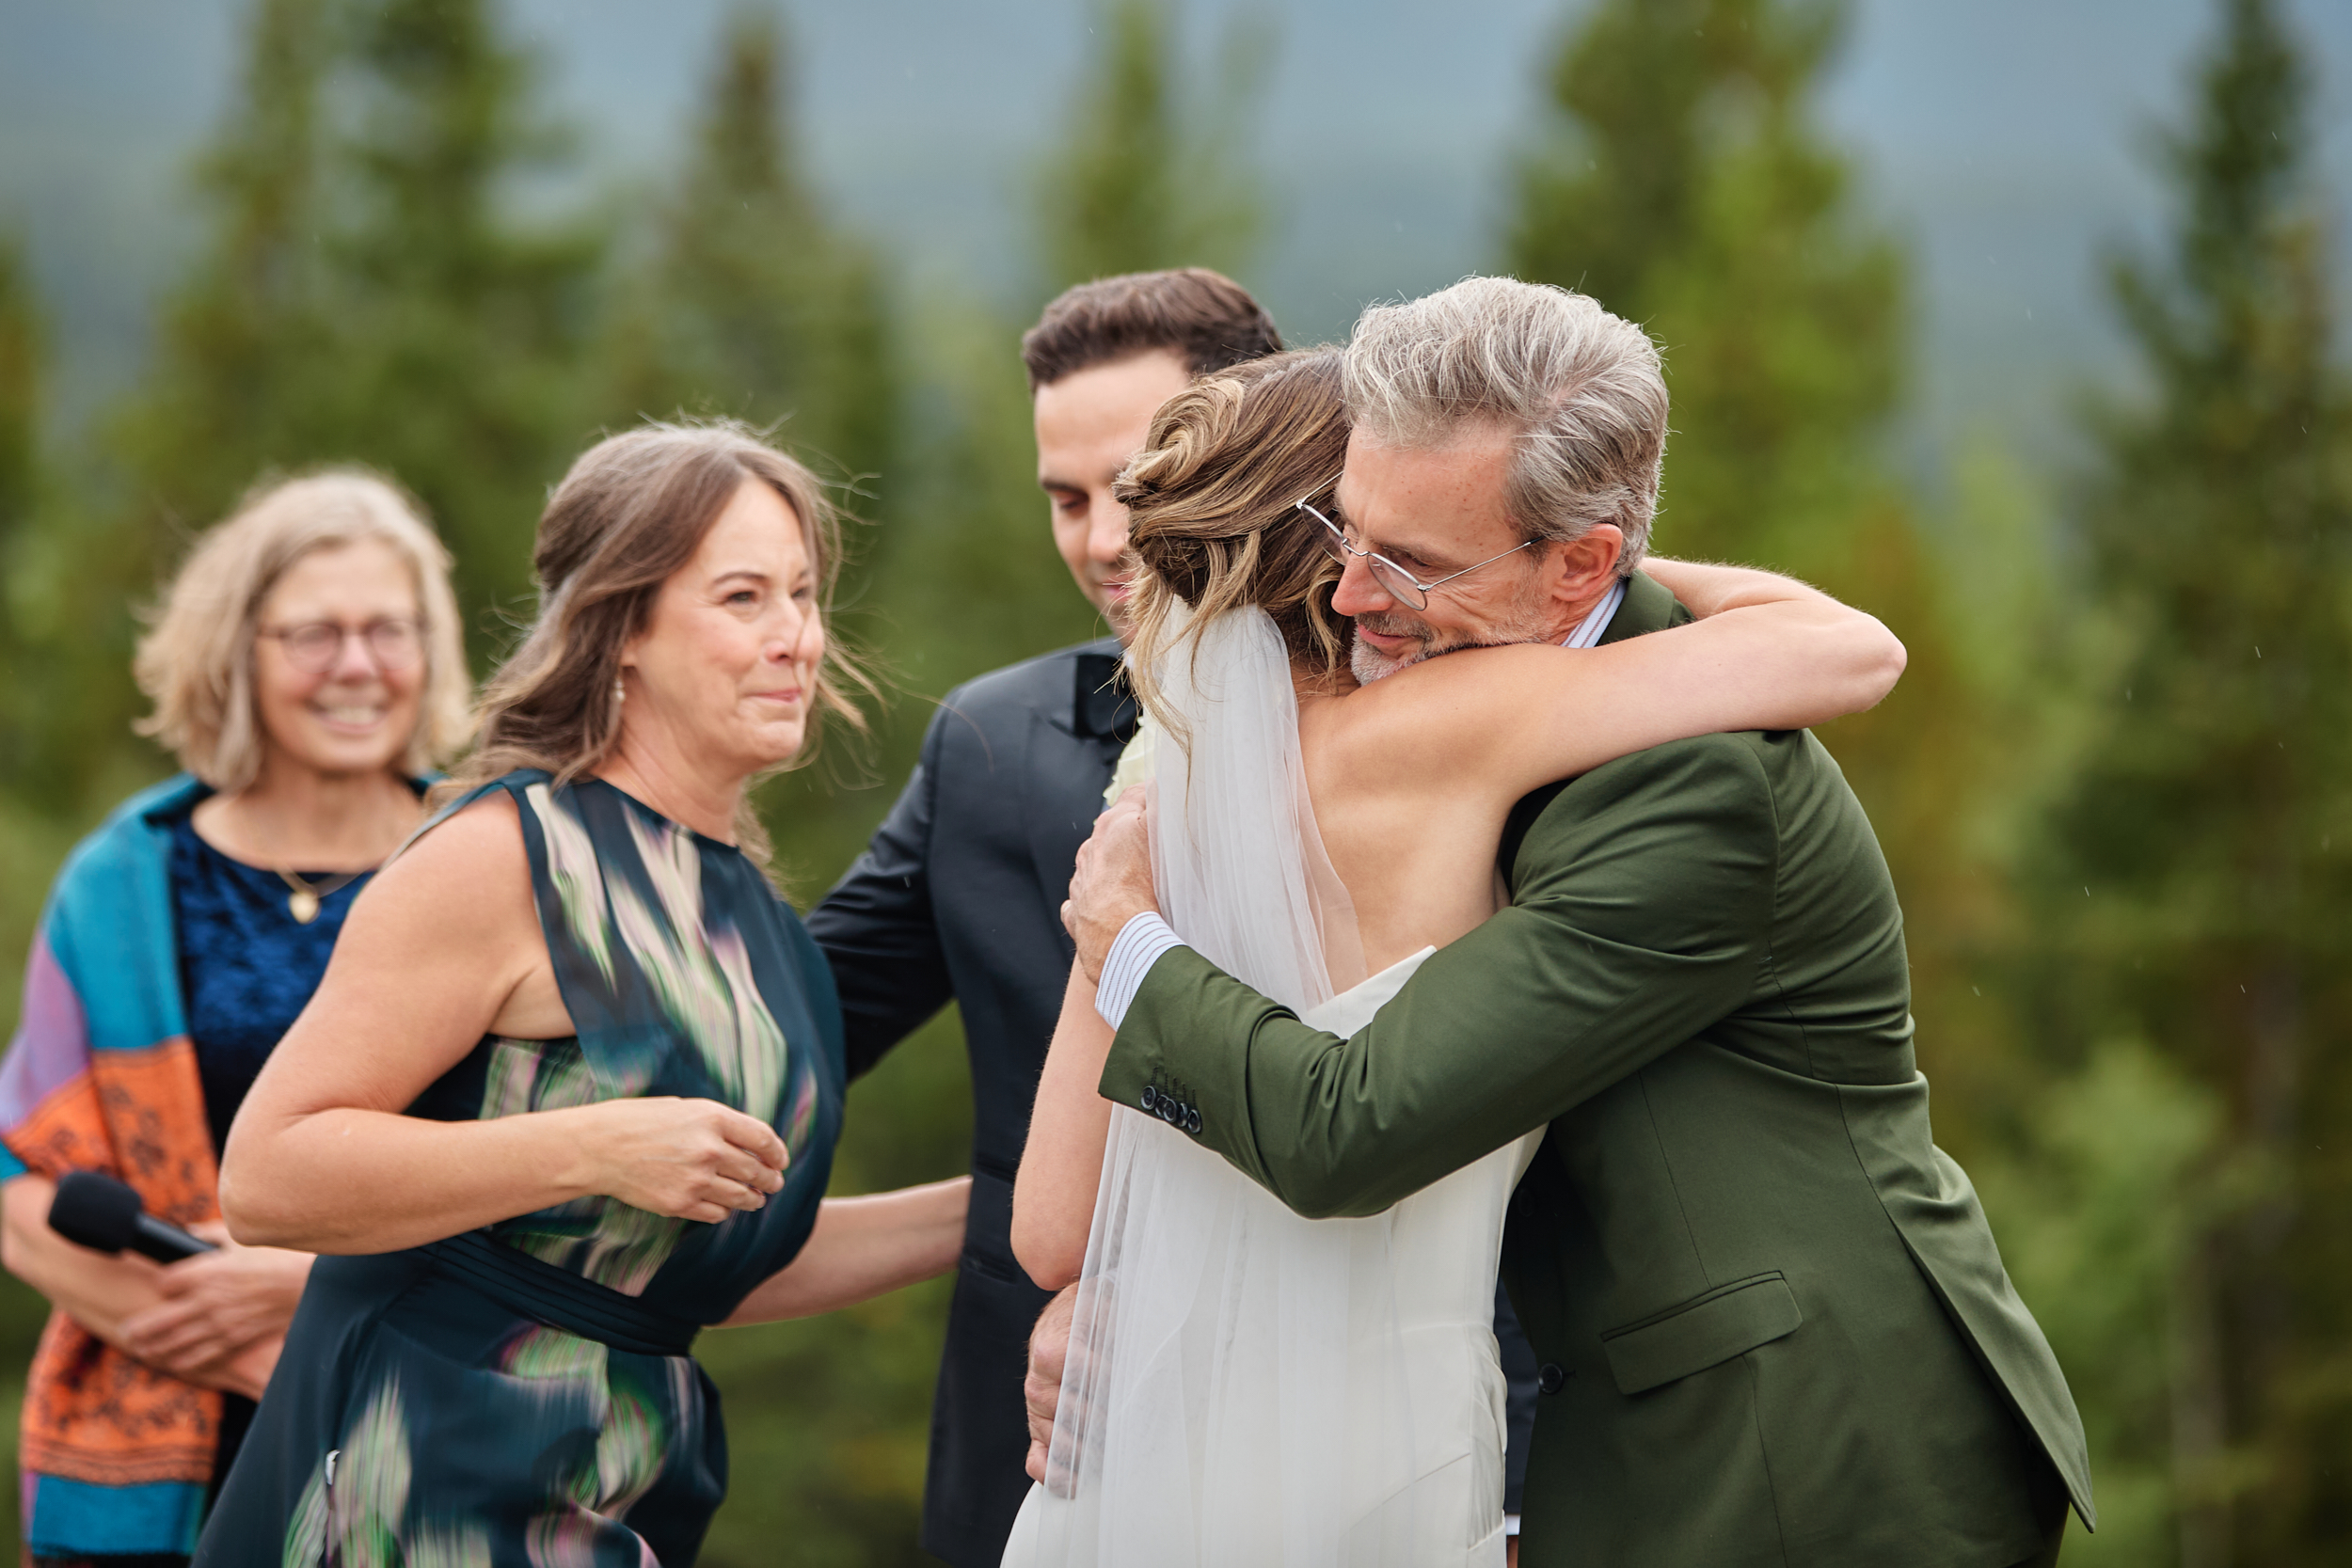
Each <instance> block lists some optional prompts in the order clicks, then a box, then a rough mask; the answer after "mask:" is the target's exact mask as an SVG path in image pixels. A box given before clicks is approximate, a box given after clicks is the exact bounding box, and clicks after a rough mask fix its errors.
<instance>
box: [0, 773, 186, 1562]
mask: <svg viewBox="0 0 2352 1568" xmlns="http://www.w3.org/2000/svg"><path fill="white" fill-rule="evenodd" d="M205 793H206V791H205V789H204V786H203V785H202V784H199V783H198V782H197V781H196V780H194V779H192V778H188V777H186V776H185V775H183V776H182V777H180V778H176V779H172V780H170V781H168V782H167V783H165V784H158V785H156V786H155V787H154V788H152V789H150V790H147V791H145V792H144V793H142V794H139V795H135V796H134V797H132V798H131V799H130V800H127V801H125V802H124V803H123V804H122V805H121V806H120V807H119V808H118V809H117V810H116V811H115V813H114V815H113V816H109V817H108V818H107V819H106V821H105V823H104V825H103V826H102V827H100V828H99V830H98V831H97V832H94V833H92V834H91V835H90V836H89V837H88V838H87V839H85V840H83V841H82V843H81V844H79V845H78V846H76V847H75V848H74V850H73V853H72V855H71V856H69V857H68V858H67V860H66V863H65V869H64V870H63V871H62V872H60V873H59V874H58V878H57V883H56V887H55V888H54V889H53V890H52V892H51V894H50V898H49V907H48V909H47V910H46V911H44V912H43V914H42V916H41V923H40V934H39V936H38V937H36V938H35V940H34V942H33V952H32V957H31V959H30V960H29V962H28V963H27V964H26V967H25V974H24V1015H23V1022H21V1023H20V1024H19V1026H18V1028H17V1032H16V1038H15V1040H14V1041H13V1042H12V1043H11V1044H10V1045H9V1047H8V1056H7V1058H6V1059H5V1060H0V1180H8V1179H10V1178H13V1177H17V1176H22V1175H24V1174H25V1173H26V1172H27V1171H31V1172H35V1173H38V1174H40V1175H42V1176H46V1177H49V1178H50V1179H52V1180H55V1179H56V1178H57V1177H58V1176H61V1175H63V1174H64V1173H65V1172H67V1171H71V1170H96V1171H103V1172H105V1173H106V1174H108V1175H110V1176H116V1177H119V1178H120V1179H121V1180H125V1181H127V1182H129V1183H130V1184H131V1185H132V1186H133V1187H134V1188H135V1189H137V1191H138V1194H139V1196H141V1197H142V1198H144V1199H145V1200H146V1203H147V1210H148V1212H150V1213H151V1214H155V1215H157V1216H159V1217H160V1218H163V1219H166V1220H169V1221H171V1222H172V1223H173V1224H175V1225H182V1226H185V1225H190V1224H194V1223H196V1222H198V1221H200V1220H211V1219H215V1218H217V1217H219V1213H220V1210H219V1205H218V1201H217V1199H218V1191H219V1174H218V1172H217V1171H216V1170H215V1165H214V1160H213V1143H212V1134H211V1132H209V1131H208V1130H207V1127H206V1124H205V1119H204V1091H203V1087H202V1085H201V1084H200V1082H199V1079H198V1077H197V1070H196V1051H195V1048H194V1047H193V1046H192V1045H191V1044H190V1043H189V1041H188V1036H187V1023H186V1008H185V1005H184V1002H183V998H182V996H181V992H180V966H179V954H178V944H177V942H176V940H175V937H174V933H173V927H172V904H171V885H170V876H169V866H170V857H171V823H172V821H173V819H174V818H176V817H177V816H182V815H184V814H185V813H186V812H187V811H188V810H190V809H191V808H192V807H193V806H194V804H195V802H196V801H197V800H199V799H200V798H201V797H202V796H203V795H204V794H205ZM220 1414H221V1397H220V1395H218V1394H216V1393H213V1392H210V1391H208V1390H205V1389H201V1388H198V1387H195V1386H192V1385H190V1384H186V1383H183V1382H181V1381H180V1380H179V1379H177V1378H174V1377H169V1376H167V1375H166V1374H164V1373H162V1372H158V1371H155V1370H151V1369H150V1368H147V1367H145V1366H142V1365H141V1364H139V1363H138V1362H136V1361H134V1360H133V1359H131V1357H129V1356H127V1355H125V1354H122V1353H121V1352H120V1351H118V1350H116V1349H114V1348H113V1347H112V1346H110V1345H107V1344H106V1343H105V1342H104V1341H103V1340H101V1339H99V1338H97V1337H95V1336H94V1335H92V1334H91V1333H90V1332H89V1331H88V1330H87V1329H85V1328H83V1327H82V1326H81V1325H80V1324H79V1323H75V1322H74V1321H73V1320H72V1319H71V1318H69V1317H67V1316H66V1314H65V1313H63V1312H62V1311H53V1312H52V1313H51V1314H50V1316H49V1326H48V1328H47V1329H46V1330H45V1331H44V1332H43V1333H42V1335H41V1338H40V1350H39V1351H38V1352H37V1353H35V1354H34V1357H33V1367H32V1373H31V1377H30V1381H29V1384H28V1386H27V1387H26V1389H25V1394H24V1422H23V1436H22V1447H21V1449H20V1450H19V1459H20V1463H21V1465H22V1466H23V1469H24V1534H25V1542H26V1544H27V1545H28V1547H29V1548H30V1549H31V1550H32V1551H33V1552H35V1553H37V1554H40V1555H41V1556H44V1557H49V1556H56V1557H87V1556H94V1555H103V1554H117V1553H186V1552H189V1551H192V1550H194V1548H195V1545H196V1533H197V1528H198V1526H199V1524H200V1523H201V1522H202V1514H203V1508H204V1494H205V1489H206V1487H207V1486H208V1484H209V1483H210V1482H211V1481H212V1476H213V1459H214V1453H215V1446H216V1444H217V1443H218V1441H219V1434H220Z"/></svg>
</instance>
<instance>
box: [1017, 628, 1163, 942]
mask: <svg viewBox="0 0 2352 1568" xmlns="http://www.w3.org/2000/svg"><path fill="white" fill-rule="evenodd" d="M1119 658H1120V649H1119V644H1118V643H1117V642H1116V641H1111V640H1109V639H1105V640H1104V641H1101V642H1097V643H1093V644H1090V645H1089V646H1088V647H1087V648H1085V649H1083V650H1081V651H1080V652H1079V653H1078V654H1077V655H1076V657H1074V658H1073V660H1072V661H1071V685H1070V689H1069V691H1068V694H1067V695H1066V697H1064V698H1062V699H1061V700H1060V701H1058V702H1057V704H1056V705H1055V706H1054V707H1052V708H1046V709H1041V710H1039V711H1038V712H1036V714H1035V715H1034V716H1033V717H1032V718H1031V720H1030V723H1029V736H1028V745H1027V748H1026V755H1025V756H1024V757H1023V759H1022V768H1023V773H1024V780H1025V787H1024V789H1023V791H1022V796H1023V801H1024V805H1023V815H1024V816H1025V819H1026V820H1025V827H1026V829H1027V832H1028V839H1029V858H1030V860H1031V862H1032V863H1034V864H1035V866H1036V868H1037V882H1038V891H1039V893H1040V894H1041V895H1042V896H1043V897H1044V899H1045V905H1046V908H1047V909H1048V910H1050V911H1055V913H1056V914H1057V916H1058V914H1059V911H1060V910H1061V904H1062V900H1063V899H1064V898H1067V897H1068V896H1069V895H1070V872H1071V868H1072V866H1073V864H1074V863H1075V862H1076V861H1077V858H1078V846H1080V845H1081V844H1084V843H1085V842H1086V841H1087V835H1088V834H1089V833H1091V832H1093V831H1094V819H1095V817H1096V816H1100V815H1101V814H1102V810H1103V791H1104V789H1105V788H1107V787H1108V786H1109V784H1110V782H1111V769H1112V768H1115V767H1117V766H1118V764H1119V753H1120V751H1122V750H1123V749H1124V748H1125V746H1126V742H1127V739H1128V737H1129V736H1132V735H1133V734H1134V732H1135V711H1136V706H1135V699H1134V697H1133V696H1131V695H1128V694H1127V693H1126V692H1125V691H1124V690H1123V689H1117V688H1113V687H1112V686H1111V681H1112V677H1113V676H1115V675H1116V674H1117V673H1118V671H1119ZM1058 924H1059V922H1058V919H1057V926H1058Z"/></svg>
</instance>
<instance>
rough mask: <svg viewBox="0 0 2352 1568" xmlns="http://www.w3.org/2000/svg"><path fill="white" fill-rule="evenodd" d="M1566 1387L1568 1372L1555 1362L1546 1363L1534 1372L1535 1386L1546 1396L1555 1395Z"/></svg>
mask: <svg viewBox="0 0 2352 1568" xmlns="http://www.w3.org/2000/svg"><path fill="white" fill-rule="evenodd" d="M1535 1386H1536V1387H1537V1388H1538V1389H1540V1390H1542V1391H1543V1392H1544V1393H1547V1394H1556V1393H1558V1392H1559V1391H1560V1390H1561V1389H1563V1388H1565V1387H1566V1386H1568V1370H1567V1369H1566V1368H1565V1367H1563V1366H1562V1365H1560V1363H1559V1362H1557V1361H1547V1362H1545V1363H1544V1364H1543V1365H1542V1366H1541V1367H1539V1368H1537V1369H1536V1370H1535Z"/></svg>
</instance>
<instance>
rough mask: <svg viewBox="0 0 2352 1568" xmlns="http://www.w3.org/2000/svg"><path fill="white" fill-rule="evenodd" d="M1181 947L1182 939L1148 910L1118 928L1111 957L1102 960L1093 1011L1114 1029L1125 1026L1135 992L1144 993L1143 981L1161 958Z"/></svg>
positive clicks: (1112, 944) (1133, 1001) (1095, 989)
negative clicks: (1173, 949)
mask: <svg viewBox="0 0 2352 1568" xmlns="http://www.w3.org/2000/svg"><path fill="white" fill-rule="evenodd" d="M1183 945H1184V939H1183V938H1182V937H1179V936H1178V935H1177V934H1176V933H1175V932H1174V931H1171V930H1169V929H1168V922H1167V921H1165V920H1162V919H1161V918H1160V917H1159V915H1158V914H1156V913H1154V912H1153V911H1151V910H1146V911H1143V912H1142V913H1141V914H1139V915H1136V917H1135V918H1134V919H1132V920H1130V921H1128V922H1127V924H1126V925H1124V926H1122V927H1120V930H1119V939H1118V940H1117V941H1116V942H1112V943H1111V951H1110V956H1109V957H1108V958H1104V960H1103V978H1102V980H1101V981H1100V982H1099V983H1098V984H1097V985H1096V986H1095V988H1094V1010H1095V1011H1096V1012H1098V1013H1101V1014H1102V1015H1103V1022H1105V1023H1107V1024H1109V1025H1110V1026H1111V1027H1112V1028H1114V1029H1116V1028H1118V1027H1119V1026H1120V1024H1121V1023H1123V1022H1126V1019H1127V1009H1128V1008H1129V1007H1131V1006H1135V1000H1136V991H1138V990H1142V989H1143V977H1144V976H1145V975H1146V974H1151V973H1152V965H1153V964H1155V963H1157V962H1159V958H1160V955H1161V954H1163V953H1165V952H1167V951H1168V949H1169V948H1171V947H1182V946H1183Z"/></svg>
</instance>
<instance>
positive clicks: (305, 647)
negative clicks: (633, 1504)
mask: <svg viewBox="0 0 2352 1568" xmlns="http://www.w3.org/2000/svg"><path fill="white" fill-rule="evenodd" d="M254 635H255V636H256V637H270V638H275V639H277V641H278V646H279V647H281V648H283V649H285V650H286V662H287V663H289V664H291V665H293V666H294V668H295V669H297V670H299V671H301V672H302V673H304V674H306V675H321V674H325V673H326V672H327V671H329V670H332V669H333V668H335V666H336V664H337V663H338V662H339V661H340V660H341V659H342V657H343V643H344V641H346V640H347V639H350V638H355V637H356V638H358V640H359V642H360V645H361V646H362V647H364V648H366V649H367V650H368V657H371V658H372V659H373V660H374V661H375V667H376V668H377V669H379V670H406V669H409V668H411V667H412V666H414V665H415V664H416V662H417V661H418V660H419V659H420V658H422V657H424V628H423V627H422V626H419V625H418V624H417V623H416V622H414V621H409V620H404V619H402V618H400V617H398V616H386V617H385V618H384V619H382V620H380V621H370V622H369V623H368V624H367V625H366V626H342V625H341V624H339V623H337V622H334V621H305V622H303V623H302V624H301V625H300V626H263V627H262V628H261V629H259V630H258V631H256V632H255V633H254Z"/></svg>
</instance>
